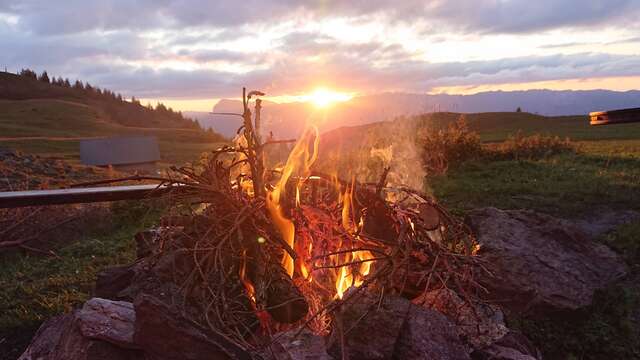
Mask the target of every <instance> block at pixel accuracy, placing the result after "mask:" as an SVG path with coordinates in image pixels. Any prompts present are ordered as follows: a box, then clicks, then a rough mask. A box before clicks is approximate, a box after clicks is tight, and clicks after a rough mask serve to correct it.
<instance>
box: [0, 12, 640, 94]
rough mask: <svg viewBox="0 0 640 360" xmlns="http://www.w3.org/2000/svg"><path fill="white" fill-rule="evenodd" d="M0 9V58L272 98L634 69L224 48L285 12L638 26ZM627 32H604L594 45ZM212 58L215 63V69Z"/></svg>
mask: <svg viewBox="0 0 640 360" xmlns="http://www.w3.org/2000/svg"><path fill="white" fill-rule="evenodd" d="M2 14H9V15H13V16H15V17H16V18H17V23H15V24H13V21H12V23H9V22H3V21H2V20H1V18H0V66H8V67H9V68H10V69H14V70H17V69H19V68H21V67H32V68H35V69H36V70H38V71H42V70H44V69H46V70H48V71H49V72H50V73H52V74H53V75H56V76H57V75H62V76H67V77H70V78H72V79H74V78H80V79H82V80H88V81H89V82H91V83H93V84H95V85H98V86H101V87H106V88H111V89H113V90H115V91H119V92H122V93H124V94H126V95H128V96H130V95H135V96H136V97H142V98H166V97H183V98H208V97H211V98H217V97H225V96H235V95H236V93H237V91H238V89H239V88H241V87H242V86H250V87H255V88H260V89H263V90H265V91H267V92H269V93H270V94H272V95H282V94H291V93H296V92H301V91H306V90H308V89H309V88H310V87H313V86H316V85H318V84H317V83H316V81H317V80H318V79H326V81H327V82H331V83H332V84H336V85H337V86H340V87H342V88H345V89H355V90H359V91H362V92H367V91H371V92H376V91H387V90H398V91H427V90H429V89H432V88H435V87H442V86H464V85H482V84H499V83H513V82H532V81H541V80H558V79H569V78H581V77H585V76H588V77H605V76H626V75H640V57H638V56H637V54H636V56H632V55H612V54H606V53H584V54H573V55H549V56H526V57H516V58H504V59H497V60H486V61H466V62H462V61H454V60H452V61H449V62H442V63H431V62H428V61H424V60H420V61H418V60H416V54H414V53H412V52H411V51H409V50H407V48H406V45H407V44H404V43H393V44H389V43H386V42H383V41H382V40H380V39H371V40H370V41H365V42H360V43H346V42H344V41H343V40H342V39H340V38H338V37H339V35H335V36H336V37H333V36H329V35H326V34H323V33H320V32H314V31H302V30H297V29H296V30H294V31H293V32H289V33H287V32H283V33H282V34H276V36H275V40H273V43H270V44H267V45H268V49H269V50H268V51H265V50H264V49H263V50H254V49H252V48H251V46H248V47H247V48H246V49H241V50H242V51H239V50H238V48H237V47H227V46H226V45H228V44H229V42H231V41H234V40H238V39H242V40H243V41H244V39H250V38H252V37H255V36H256V35H259V31H261V30H263V29H264V28H265V26H266V27H269V26H272V28H273V29H277V25H278V24H280V23H281V22H282V21H285V20H291V21H293V22H294V24H305V23H307V22H313V21H316V20H319V19H324V18H342V19H343V20H345V21H347V22H349V23H351V24H358V23H365V24H366V23H370V22H371V21H384V22H385V23H388V24H394V23H403V25H407V24H411V25H412V26H414V28H412V29H414V30H415V32H416V34H421V35H425V36H429V39H430V41H431V42H433V41H436V40H438V39H439V40H440V41H447V39H448V38H449V37H448V36H449V35H450V34H448V32H451V31H454V32H456V35H461V36H466V37H469V38H472V37H477V38H479V37H481V36H483V34H487V33H492V34H494V33H500V34H501V33H527V32H538V31H543V30H549V29H564V31H567V32H572V31H578V30H576V28H580V27H588V28H589V29H596V28H601V27H607V26H611V27H616V26H617V27H618V28H619V29H625V28H638V29H640V26H639V24H638V19H639V18H640V0H608V1H604V0H600V1H598V0H563V1H558V0H536V1H530V0H510V1H502V0H500V1H499V0H458V1H445V0H432V1H417V0H404V1H382V0H368V1H365V0H354V1H337V0H318V1H295V0H266V1H257V0H245V1H242V2H231V1H222V0H221V1H205V0H191V1H187V0H137V1H131V0H110V1H86V0H68V1H65V2H59V1H44V0H42V1H36V0H23V1H7V0H0V16H2ZM287 31H291V30H287ZM632 35H633V34H632ZM638 39H639V38H638V37H635V36H630V37H628V38H623V39H612V40H613V41H611V42H609V43H606V44H603V45H611V44H618V43H635V42H639V41H640V40H638ZM587 40H589V39H587ZM558 42H559V44H550V45H543V46H541V47H540V48H541V49H546V50H551V49H558V51H560V50H562V48H565V47H570V46H576V45H593V44H590V43H587V42H569V41H567V42H564V43H563V42H561V40H558ZM602 51H605V50H602ZM164 60H174V61H175V62H177V63H179V62H185V63H188V65H189V66H185V67H184V68H195V69H197V70H191V71H187V70H177V69H168V68H166V65H162V64H161V62H162V61H164ZM154 64H160V65H156V67H154ZM218 64H224V65H225V67H222V66H221V67H217V68H216V66H217V65H218ZM226 65H235V69H236V70H235V71H233V72H232V71H223V70H221V69H229V68H233V66H231V67H226ZM162 66H165V67H162ZM174 67H175V66H174ZM238 68H241V69H245V68H247V69H255V70H249V71H246V72H238V71H239V70H237V69H238Z"/></svg>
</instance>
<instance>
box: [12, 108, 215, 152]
mask: <svg viewBox="0 0 640 360" xmlns="http://www.w3.org/2000/svg"><path fill="white" fill-rule="evenodd" d="M0 108H1V109H2V111H1V112H0V147H8V148H13V149H17V150H20V151H24V152H28V153H32V154H38V155H43V156H49V157H57V158H61V159H65V160H69V161H71V162H78V161H79V159H80V154H79V141H80V139H82V138H91V137H104V136H132V135H149V136H155V137H156V138H157V139H158V143H159V145H160V153H161V158H162V162H163V163H165V164H181V163H184V162H187V161H191V160H193V159H194V158H197V157H198V154H200V153H202V152H205V151H209V150H213V149H215V148H217V147H219V146H220V144H221V139H220V137H219V136H216V135H212V134H208V133H205V132H202V131H199V130H194V129H182V128H178V129H170V128H141V127H129V126H123V125H119V124H116V123H113V122H108V121H105V118H106V115H105V114H104V113H103V112H102V111H101V110H100V109H98V108H94V107H91V106H88V105H85V104H82V103H77V102H71V101H62V100H53V99H36V100H0Z"/></svg>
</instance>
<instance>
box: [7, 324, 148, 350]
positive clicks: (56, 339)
mask: <svg viewBox="0 0 640 360" xmlns="http://www.w3.org/2000/svg"><path fill="white" fill-rule="evenodd" d="M76 315H77V314H76V313H74V314H68V315H61V316H57V317H54V318H51V319H50V320H48V321H46V322H45V323H44V324H43V325H42V326H41V327H40V329H39V330H38V332H37V333H36V336H35V337H34V339H33V340H32V342H31V344H30V345H29V347H28V348H27V350H26V351H25V352H24V353H23V354H22V356H20V358H19V360H137V359H143V358H144V354H143V353H142V352H140V351H136V350H131V349H123V348H120V347H117V346H115V345H112V344H110V343H108V342H105V341H101V340H93V339H89V338H86V337H84V336H83V335H82V333H81V331H80V328H79V325H78V323H77V318H76Z"/></svg>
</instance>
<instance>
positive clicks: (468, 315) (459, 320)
mask: <svg viewBox="0 0 640 360" xmlns="http://www.w3.org/2000/svg"><path fill="white" fill-rule="evenodd" d="M412 301H413V303H414V304H418V305H422V306H424V307H426V308H429V309H434V310H437V311H439V312H440V313H442V314H444V315H446V316H447V317H448V318H449V319H450V320H451V321H452V322H453V323H454V324H455V325H456V330H457V331H458V335H459V336H460V338H461V339H462V340H463V341H465V342H466V343H468V344H469V346H470V348H469V350H470V351H469V352H471V350H475V349H480V348H484V347H486V346H488V345H491V344H493V343H494V342H496V341H497V340H498V339H500V338H502V337H503V336H505V335H506V334H507V333H508V332H509V329H507V326H506V325H505V322H504V314H503V313H502V310H501V309H500V308H499V307H497V306H494V305H490V304H485V303H482V302H479V301H475V300H469V301H465V300H464V299H462V298H461V297H460V296H459V295H458V294H456V293H455V292H454V291H453V290H449V289H440V290H433V291H429V292H428V293H425V294H423V295H421V296H419V297H418V298H416V299H413V300H412Z"/></svg>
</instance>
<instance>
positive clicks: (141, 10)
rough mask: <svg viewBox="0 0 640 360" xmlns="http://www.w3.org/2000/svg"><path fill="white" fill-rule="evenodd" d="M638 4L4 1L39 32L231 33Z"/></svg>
mask: <svg viewBox="0 0 640 360" xmlns="http://www.w3.org/2000/svg"><path fill="white" fill-rule="evenodd" d="M639 7H640V6H639V4H638V0H563V1H557V0H536V1H530V0H509V1H498V0H458V1H449V0H431V1H423V0H403V1H391V0H369V1H366V0H354V1H341V0H305V1H303V0H266V1H259V0H244V1H229V0H220V1H208V0H189V1H187V0H155V1H154V0H138V1H129V0H108V1H84V0H68V1H65V2H64V3H63V4H62V3H60V2H57V1H47V0H23V1H20V2H15V1H7V0H4V1H1V2H0V11H4V12H7V13H13V14H16V15H19V16H20V18H21V25H22V26H23V29H25V30H28V31H34V32H37V33H39V34H54V33H71V32H82V31H90V30H96V29H99V30H113V29H124V28H126V29H132V30H145V29H146V30H149V29H176V28H185V27H203V26H204V27H212V28H228V27H239V26H242V25H251V24H265V23H266V24H269V23H275V22H281V21H284V20H286V19H308V20H309V21H313V20H319V19H322V18H327V17H351V18H359V17H366V16H374V15H383V16H384V17H386V18H387V20H388V21H391V22H410V23H415V22H416V21H417V20H422V21H423V22H425V23H437V24H438V26H439V27H442V26H445V27H448V28H454V29H459V30H464V31H477V32H481V33H488V32H497V33H522V32H533V31H541V30H548V29H554V28H563V27H567V28H573V27H579V26H594V25H602V24H604V25H611V24H616V23H618V24H629V23H633V24H635V25H637V24H638V15H640V9H639Z"/></svg>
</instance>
